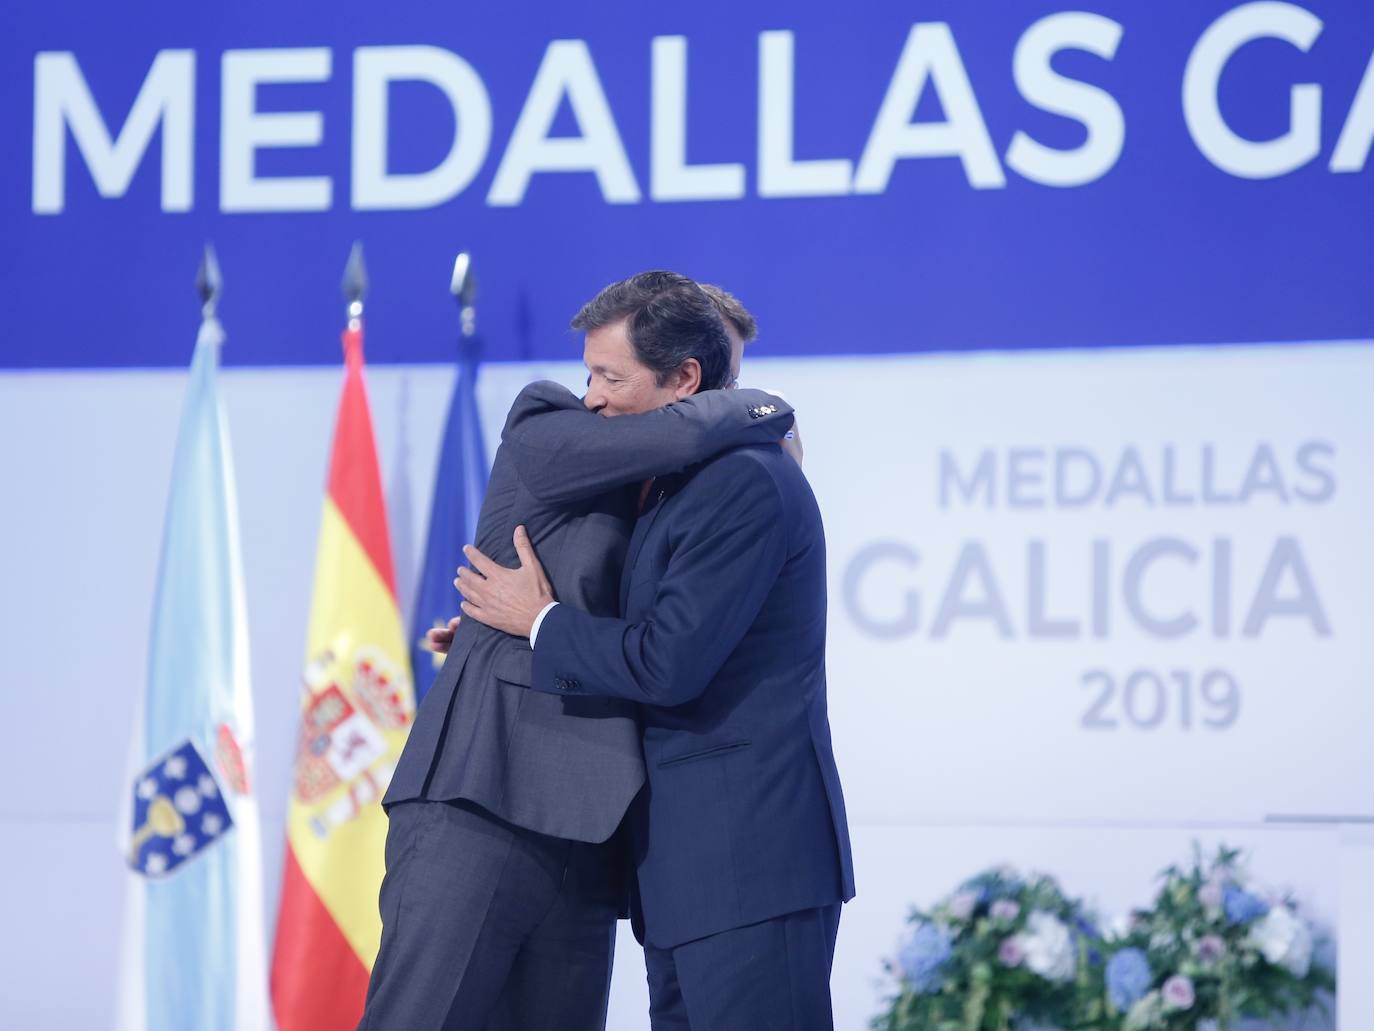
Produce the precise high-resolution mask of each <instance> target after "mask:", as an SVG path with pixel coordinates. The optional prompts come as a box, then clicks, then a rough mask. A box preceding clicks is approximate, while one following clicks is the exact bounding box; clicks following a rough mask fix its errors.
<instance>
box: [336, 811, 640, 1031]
mask: <svg viewBox="0 0 1374 1031" xmlns="http://www.w3.org/2000/svg"><path fill="white" fill-rule="evenodd" d="M618 876H619V865H618V862H617V859H616V856H615V854H614V852H613V848H612V846H611V845H587V844H583V843H581V842H576V841H567V840H564V839H562V838H551V837H548V836H547V835H543V834H536V833H534V832H533V831H527V830H523V829H521V828H519V827H515V826H512V825H511V824H508V823H506V822H504V821H502V820H499V819H497V818H496V817H494V816H492V815H490V814H489V813H487V812H485V811H484V810H482V809H480V808H479V807H477V806H475V805H471V804H469V803H464V802H453V803H450V802H424V801H420V802H403V803H401V804H399V805H396V806H393V807H392V809H391V812H390V827H389V829H388V831H387V838H386V877H385V878H384V879H383V881H382V892H381V911H382V945H381V950H380V952H379V953H378V955H377V961H376V963H375V964H374V965H373V967H372V980H371V981H370V983H369V984H368V988H367V1007H366V1009H365V1011H364V1013H363V1019H362V1023H360V1024H359V1025H358V1028H359V1031H430V1029H433V1031H440V1029H442V1031H469V1029H471V1031H486V1029H490V1031H601V1029H603V1028H604V1027H605V1026H606V997H607V993H608V991H609V989H610V978H611V957H612V952H613V950H614V946H615V924H616V913H617V908H618V907H617V901H618V898H617V893H616V888H617V880H618Z"/></svg>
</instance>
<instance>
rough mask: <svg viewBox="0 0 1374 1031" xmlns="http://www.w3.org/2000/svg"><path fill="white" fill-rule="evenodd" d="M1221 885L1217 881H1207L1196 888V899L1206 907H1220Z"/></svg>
mask: <svg viewBox="0 0 1374 1031" xmlns="http://www.w3.org/2000/svg"><path fill="white" fill-rule="evenodd" d="M1222 898H1223V887H1222V884H1221V882H1219V881H1208V882H1207V883H1206V884H1204V885H1203V886H1202V887H1200V888H1199V889H1198V890H1197V900H1198V901H1199V902H1201V903H1202V904H1203V906H1204V907H1206V908H1207V909H1220V908H1221V903H1222Z"/></svg>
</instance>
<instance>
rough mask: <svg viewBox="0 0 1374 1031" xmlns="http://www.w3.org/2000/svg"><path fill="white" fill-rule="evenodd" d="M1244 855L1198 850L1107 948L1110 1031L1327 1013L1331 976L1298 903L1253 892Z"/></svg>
mask: <svg viewBox="0 0 1374 1031" xmlns="http://www.w3.org/2000/svg"><path fill="white" fill-rule="evenodd" d="M1239 860H1240V853H1239V852H1238V851H1236V850H1234V849H1227V848H1221V849H1220V850H1218V852H1217V854H1216V856H1215V857H1214V858H1213V859H1211V860H1210V861H1204V860H1203V858H1202V855H1201V852H1200V851H1195V853H1194V857H1193V862H1192V863H1191V865H1189V866H1188V867H1187V868H1179V867H1177V866H1173V867H1170V868H1169V869H1167V870H1165V871H1164V873H1163V874H1162V875H1161V876H1162V878H1163V885H1162V887H1161V888H1160V890H1159V894H1158V895H1157V896H1156V898H1155V902H1154V905H1153V906H1152V907H1151V908H1150V909H1146V910H1137V911H1136V912H1134V913H1133V914H1131V916H1130V918H1129V920H1128V921H1127V923H1126V926H1125V927H1123V928H1122V929H1121V930H1120V932H1119V933H1117V934H1115V935H1113V936H1112V939H1111V940H1110V941H1109V942H1108V943H1107V944H1106V949H1105V951H1107V952H1108V953H1109V957H1108V960H1107V962H1106V964H1105V966H1103V967H1102V968H1101V976H1102V980H1103V991H1104V993H1105V1000H1106V1006H1105V1011H1106V1013H1105V1019H1104V1020H1103V1021H1102V1022H1101V1024H1100V1026H1101V1027H1103V1028H1104V1029H1111V1031H1194V1029H1196V1031H1226V1029H1227V1028H1230V1027H1232V1026H1233V1025H1234V1024H1235V1023H1236V1022H1237V1021H1238V1020H1240V1019H1242V1018H1260V1019H1270V1020H1272V1019H1274V1018H1277V1017H1282V1016H1285V1015H1298V1014H1304V1013H1306V1012H1308V1011H1309V1010H1311V1009H1312V1008H1313V1007H1314V1006H1322V1007H1323V1008H1324V1007H1325V1003H1324V999H1323V995H1324V994H1325V993H1332V992H1334V991H1335V988H1336V979H1335V975H1334V973H1333V972H1332V971H1331V969H1330V968H1329V967H1327V966H1325V965H1323V964H1322V963H1320V962H1317V961H1316V960H1314V958H1313V951H1314V935H1313V931H1312V927H1311V925H1310V924H1309V923H1308V921H1307V920H1306V919H1304V918H1303V916H1302V915H1301V913H1300V911H1299V910H1298V907H1297V904H1296V903H1295V902H1294V901H1293V900H1292V899H1289V898H1283V897H1275V896H1269V895H1264V894H1261V893H1259V892H1257V891H1256V890H1255V889H1254V888H1253V887H1251V886H1250V884H1249V881H1248V878H1247V877H1246V875H1245V872H1244V870H1243V869H1242V867H1241V865H1240V862H1239Z"/></svg>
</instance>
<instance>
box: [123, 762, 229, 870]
mask: <svg viewBox="0 0 1374 1031" xmlns="http://www.w3.org/2000/svg"><path fill="white" fill-rule="evenodd" d="M133 812H134V825H133V828H132V837H131V839H130V842H131V845H130V853H129V865H130V866H132V867H133V868H134V869H135V870H137V871H138V872H139V873H142V874H145V875H147V876H149V877H161V876H162V875H164V874H169V873H171V872H172V871H173V870H175V869H176V868H177V867H178V866H180V865H181V864H182V863H184V862H186V861H187V860H188V859H190V858H192V857H193V856H196V855H199V854H200V853H201V852H202V851H203V850H204V849H205V848H206V847H207V846H209V845H212V844H214V842H216V841H218V840H219V839H220V838H221V837H223V836H224V834H225V832H226V831H228V830H229V828H230V827H232V826H233V825H234V819H233V817H232V816H230V815H229V807H228V806H227V805H225V803H224V794H223V792H222V791H221V790H220V785H219V782H218V781H216V780H215V775H214V774H213V773H211V772H210V767H209V766H208V765H207V764H206V762H205V760H204V759H203V758H201V754H200V752H199V751H197V750H196V746H195V745H193V744H192V743H191V742H190V741H184V742H182V743H181V744H180V745H178V746H177V747H176V748H175V749H174V750H173V751H172V752H170V753H168V754H167V755H165V756H163V757H162V758H160V759H158V760H157V761H156V762H154V763H153V764H152V765H151V766H149V767H148V768H147V769H146V770H144V771H143V772H142V773H141V774H140V775H139V777H138V780H137V782H136V783H135V784H134V805H133Z"/></svg>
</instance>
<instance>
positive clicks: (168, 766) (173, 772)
mask: <svg viewBox="0 0 1374 1031" xmlns="http://www.w3.org/2000/svg"><path fill="white" fill-rule="evenodd" d="M162 775H163V776H164V777H166V778H167V779H168V780H181V778H182V777H184V776H186V759H185V758H184V757H183V756H180V755H174V756H172V757H171V758H170V759H168V760H167V761H166V762H165V763H163V764H162Z"/></svg>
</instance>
